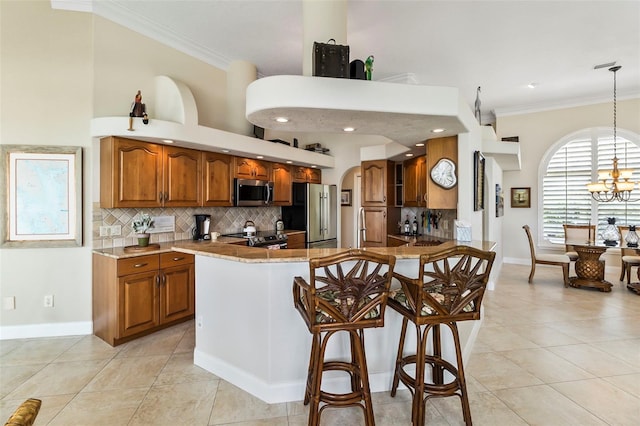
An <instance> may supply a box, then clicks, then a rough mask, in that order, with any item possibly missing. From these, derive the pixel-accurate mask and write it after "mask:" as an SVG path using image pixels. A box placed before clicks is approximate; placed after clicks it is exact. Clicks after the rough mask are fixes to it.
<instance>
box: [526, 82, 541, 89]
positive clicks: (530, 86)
mask: <svg viewBox="0 0 640 426" xmlns="http://www.w3.org/2000/svg"><path fill="white" fill-rule="evenodd" d="M527 87H528V88H529V89H535V88H536V87H538V83H536V82H535V81H532V82H531V83H529V84H527Z"/></svg>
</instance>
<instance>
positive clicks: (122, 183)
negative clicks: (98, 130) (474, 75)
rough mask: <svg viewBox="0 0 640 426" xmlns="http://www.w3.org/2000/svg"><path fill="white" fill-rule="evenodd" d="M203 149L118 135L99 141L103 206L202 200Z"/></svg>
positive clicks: (168, 204)
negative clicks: (155, 142)
mask: <svg viewBox="0 0 640 426" xmlns="http://www.w3.org/2000/svg"><path fill="white" fill-rule="evenodd" d="M201 188H202V160H201V153H200V151H197V150H193V149H187V148H180V147H173V146H165V145H160V144H153V143H149V142H142V141H136V140H132V139H125V138H119V137H115V136H110V137H106V138H103V139H101V140H100V207H102V208H120V207H193V206H199V205H201V203H202V190H201Z"/></svg>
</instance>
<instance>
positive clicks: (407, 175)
mask: <svg viewBox="0 0 640 426" xmlns="http://www.w3.org/2000/svg"><path fill="white" fill-rule="evenodd" d="M426 163H427V157H426V155H422V156H420V157H414V158H412V159H410V160H405V161H404V163H403V167H402V178H403V182H402V184H403V189H404V204H403V205H404V206H405V207H424V206H425V205H426V201H425V194H426V191H427V168H426Z"/></svg>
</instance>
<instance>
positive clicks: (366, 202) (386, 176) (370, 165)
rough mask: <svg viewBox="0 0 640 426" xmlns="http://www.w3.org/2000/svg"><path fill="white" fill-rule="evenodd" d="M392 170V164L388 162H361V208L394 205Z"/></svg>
mask: <svg viewBox="0 0 640 426" xmlns="http://www.w3.org/2000/svg"><path fill="white" fill-rule="evenodd" d="M394 170H395V169H394V163H393V162H391V161H389V160H373V161H363V162H362V164H361V175H362V206H363V207H386V206H393V205H394V204H395V201H394V197H393V194H394V190H395V182H394V179H395V177H394Z"/></svg>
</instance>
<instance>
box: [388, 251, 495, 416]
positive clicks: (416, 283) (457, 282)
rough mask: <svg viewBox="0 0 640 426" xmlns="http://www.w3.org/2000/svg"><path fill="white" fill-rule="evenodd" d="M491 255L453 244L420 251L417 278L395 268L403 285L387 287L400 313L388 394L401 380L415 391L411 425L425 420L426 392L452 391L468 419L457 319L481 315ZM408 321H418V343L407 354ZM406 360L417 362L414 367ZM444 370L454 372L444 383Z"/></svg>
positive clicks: (434, 394)
mask: <svg viewBox="0 0 640 426" xmlns="http://www.w3.org/2000/svg"><path fill="white" fill-rule="evenodd" d="M495 255H496V254H495V253H494V252H487V251H482V250H478V249H475V248H472V247H464V246H457V247H452V248H450V249H447V250H445V251H442V252H437V253H433V254H423V255H421V256H420V269H419V271H418V278H415V279H412V278H408V277H405V276H403V275H400V274H398V273H394V274H393V277H394V278H396V279H397V280H398V281H399V283H400V286H401V287H400V288H397V289H392V290H391V291H390V292H389V301H388V303H389V307H390V308H392V309H393V310H395V311H396V312H398V313H399V314H400V315H402V316H403V319H402V331H401V333H400V343H399V345H398V355H397V358H396V367H395V373H394V376H393V385H392V388H391V396H392V397H393V396H395V394H396V390H397V389H398V384H399V381H402V383H404V385H405V386H407V387H408V388H409V390H410V391H411V393H412V395H413V407H412V411H411V419H412V423H413V425H414V426H417V425H419V426H423V425H424V420H425V419H424V416H425V404H426V402H427V400H428V399H429V398H432V397H446V396H452V395H457V396H458V397H459V398H460V400H461V402H462V414H463V417H464V421H465V423H466V424H467V425H471V410H470V408H469V398H468V396H467V387H466V382H465V377H464V368H463V365H462V351H461V348H460V336H459V334H458V326H457V322H458V321H466V320H477V319H479V318H480V304H481V303H482V297H483V296H484V291H485V288H486V286H487V281H488V280H489V274H490V272H491V267H492V266H493V260H494V258H495ZM394 285H395V281H394ZM409 321H411V322H412V323H413V324H414V325H415V327H416V338H417V348H416V349H415V351H414V352H413V354H410V355H405V354H404V345H405V336H406V333H407V325H408V322H409ZM440 325H445V326H446V327H447V328H448V329H449V330H450V331H451V334H452V336H453V344H454V346H455V354H456V359H455V365H454V364H452V363H451V362H449V361H447V360H445V359H444V358H443V356H442V349H443V348H442V339H441V338H442V335H441V330H440ZM429 335H431V337H432V346H433V348H432V353H431V354H428V353H427V343H428V340H429V339H428V337H429ZM407 366H415V373H411V371H412V369H411V368H409V369H407V368H406V367H407ZM426 368H431V375H430V376H431V377H430V379H428V378H425V370H426ZM445 373H449V374H450V375H451V376H453V380H451V381H448V382H446V383H445V378H447V377H448V375H446V374H445ZM425 394H426V397H425V396H424V395H425Z"/></svg>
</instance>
